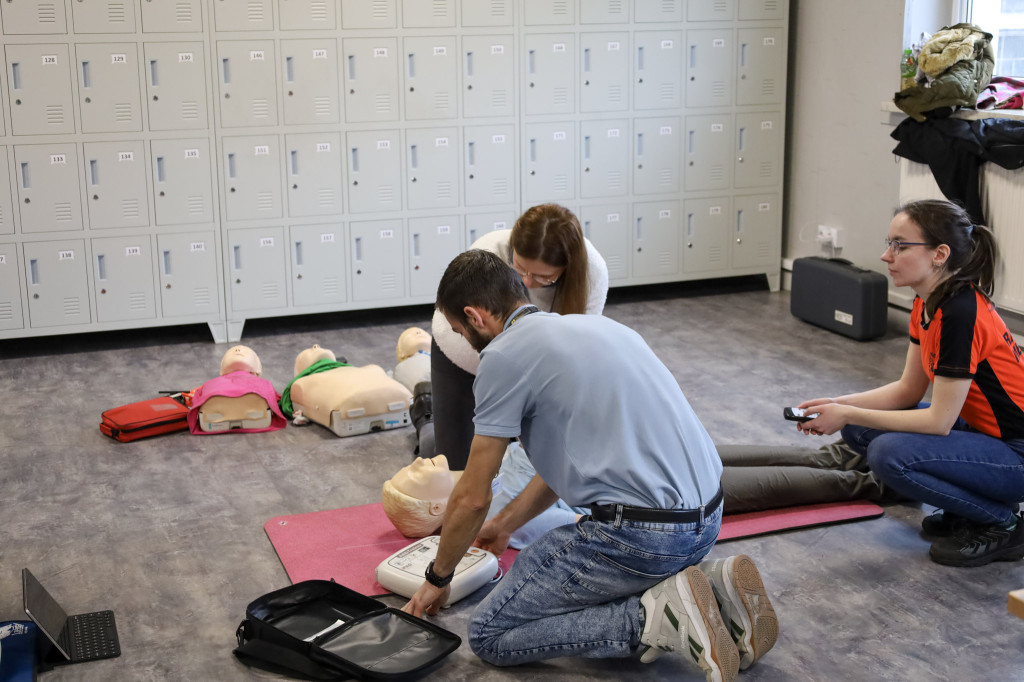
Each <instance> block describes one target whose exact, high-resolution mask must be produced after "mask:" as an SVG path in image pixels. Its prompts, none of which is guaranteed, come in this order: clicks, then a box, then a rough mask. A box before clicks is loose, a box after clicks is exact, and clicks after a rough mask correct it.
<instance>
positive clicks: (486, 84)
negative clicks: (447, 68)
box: [462, 35, 515, 118]
mask: <svg viewBox="0 0 1024 682" xmlns="http://www.w3.org/2000/svg"><path fill="white" fill-rule="evenodd" d="M513 45H514V39H513V37H512V36H511V35H501V36H463V38H462V81H463V86H462V115H463V116H465V117H467V118H476V117H480V116H513V115H514V114H515V89H514V86H513V83H514V82H515V78H514V76H513V74H514V69H515V64H514V62H513V60H514V59H515V54H514V47H513Z"/></svg>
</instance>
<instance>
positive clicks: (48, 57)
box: [43, 54, 57, 66]
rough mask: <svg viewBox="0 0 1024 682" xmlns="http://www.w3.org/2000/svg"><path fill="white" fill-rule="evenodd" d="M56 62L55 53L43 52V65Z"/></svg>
mask: <svg viewBox="0 0 1024 682" xmlns="http://www.w3.org/2000/svg"><path fill="white" fill-rule="evenodd" d="M56 63H57V55H55V54H44V55H43V66H51V65H53V64H56Z"/></svg>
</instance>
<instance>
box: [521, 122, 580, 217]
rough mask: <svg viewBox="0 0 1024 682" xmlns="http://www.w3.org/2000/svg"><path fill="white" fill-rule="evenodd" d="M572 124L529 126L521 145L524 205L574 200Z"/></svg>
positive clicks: (536, 124) (574, 159) (531, 124)
mask: <svg viewBox="0 0 1024 682" xmlns="http://www.w3.org/2000/svg"><path fill="white" fill-rule="evenodd" d="M574 127H575V126H573V124H572V123H570V122H566V123H528V124H527V125H526V139H525V140H524V141H523V142H524V147H525V149H524V152H525V154H524V157H525V159H526V161H525V164H524V166H525V167H524V168H523V201H524V202H525V203H526V204H527V205H528V206H530V205H533V204H539V203H543V202H545V201H565V200H567V199H573V198H575V196H576V181H575V180H576V179H575V176H574V174H573V169H574V167H575V165H576V163H575V161H576V154H575V152H574V146H575V141H574V139H573V137H574V136H573V128H574Z"/></svg>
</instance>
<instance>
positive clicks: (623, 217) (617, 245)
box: [579, 202, 631, 282]
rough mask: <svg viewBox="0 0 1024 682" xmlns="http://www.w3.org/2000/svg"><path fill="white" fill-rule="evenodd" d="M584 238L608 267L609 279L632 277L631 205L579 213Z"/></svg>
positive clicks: (599, 208)
mask: <svg viewBox="0 0 1024 682" xmlns="http://www.w3.org/2000/svg"><path fill="white" fill-rule="evenodd" d="M579 219H580V226H581V227H582V228H583V236H585V237H586V238H587V239H589V240H590V242H591V243H592V244H593V245H594V247H595V248H596V249H597V250H598V252H599V253H600V254H601V256H602V257H603V258H604V262H605V264H606V265H607V266H608V280H609V281H610V282H615V281H618V280H623V279H626V278H628V277H629V262H630V260H631V258H630V256H631V254H630V239H629V237H630V234H629V204H627V203H625V202H623V203H621V204H602V205H599V206H584V207H583V208H582V209H580V212H579Z"/></svg>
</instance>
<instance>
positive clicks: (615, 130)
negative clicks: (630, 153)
mask: <svg viewBox="0 0 1024 682" xmlns="http://www.w3.org/2000/svg"><path fill="white" fill-rule="evenodd" d="M618 136H619V129H618V128H609V129H608V137H618Z"/></svg>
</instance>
